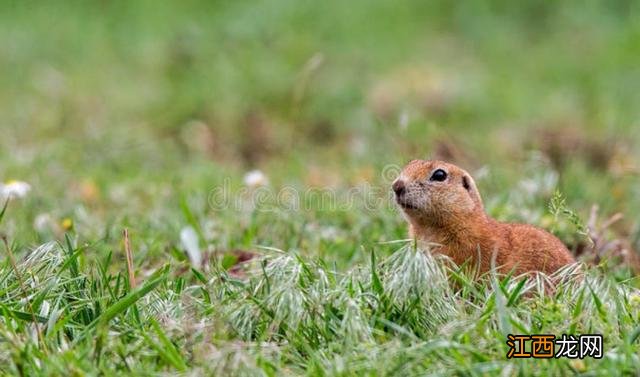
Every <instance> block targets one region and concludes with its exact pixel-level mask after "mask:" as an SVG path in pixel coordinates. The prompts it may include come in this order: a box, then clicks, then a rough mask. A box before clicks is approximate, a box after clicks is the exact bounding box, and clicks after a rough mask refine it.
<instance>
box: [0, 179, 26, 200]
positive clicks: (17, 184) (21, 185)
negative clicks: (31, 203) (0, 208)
mask: <svg viewBox="0 0 640 377" xmlns="http://www.w3.org/2000/svg"><path fill="white" fill-rule="evenodd" d="M29 191H31V185H30V184H28V183H27V182H22V181H7V182H6V183H0V198H2V199H5V198H6V199H16V198H24V197H25V196H27V194H28V193H29Z"/></svg>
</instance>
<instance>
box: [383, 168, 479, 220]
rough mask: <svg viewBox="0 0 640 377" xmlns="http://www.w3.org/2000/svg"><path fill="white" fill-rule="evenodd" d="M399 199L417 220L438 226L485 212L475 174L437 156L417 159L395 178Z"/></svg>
mask: <svg viewBox="0 0 640 377" xmlns="http://www.w3.org/2000/svg"><path fill="white" fill-rule="evenodd" d="M392 188H393V191H394V193H395V197H396V202H397V203H398V205H399V206H400V208H402V210H403V212H404V213H405V215H406V216H407V218H408V219H409V220H410V221H411V222H412V223H415V224H420V225H428V226H438V225H446V224H448V223H450V222H451V221H455V220H456V219H460V220H461V219H462V218H464V217H470V216H471V215H474V214H482V215H484V207H483V204H482V199H481V198H480V193H479V192H478V189H477V187H476V184H475V182H474V180H473V178H471V175H469V173H467V172H466V171H465V170H463V169H461V168H459V167H457V166H456V165H453V164H449V163H447V162H444V161H437V160H413V161H411V162H409V163H408V164H407V165H406V166H405V167H404V169H403V170H402V172H401V173H400V176H399V177H398V178H397V179H396V180H395V181H394V182H393V186H392Z"/></svg>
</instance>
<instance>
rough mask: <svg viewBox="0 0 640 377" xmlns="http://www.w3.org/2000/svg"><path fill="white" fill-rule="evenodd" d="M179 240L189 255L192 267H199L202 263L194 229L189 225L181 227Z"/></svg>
mask: <svg viewBox="0 0 640 377" xmlns="http://www.w3.org/2000/svg"><path fill="white" fill-rule="evenodd" d="M180 242H181V243H182V247H184V249H185V250H186V252H187V255H188V256H189V261H190V262H191V265H192V266H193V267H196V268H200V265H201V264H202V253H201V252H200V245H199V244H198V234H197V233H196V231H195V230H194V229H193V228H192V227H190V226H187V227H184V228H182V230H181V231H180Z"/></svg>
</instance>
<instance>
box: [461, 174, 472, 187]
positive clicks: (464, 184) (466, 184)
mask: <svg viewBox="0 0 640 377" xmlns="http://www.w3.org/2000/svg"><path fill="white" fill-rule="evenodd" d="M462 187H464V189H465V190H467V191H471V185H470V184H469V178H467V176H466V175H464V176H462Z"/></svg>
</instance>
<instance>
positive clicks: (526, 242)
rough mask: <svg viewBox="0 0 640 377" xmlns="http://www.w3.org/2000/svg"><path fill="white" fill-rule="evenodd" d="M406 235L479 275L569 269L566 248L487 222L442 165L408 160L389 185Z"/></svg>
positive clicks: (468, 186) (453, 172) (454, 170)
mask: <svg viewBox="0 0 640 377" xmlns="http://www.w3.org/2000/svg"><path fill="white" fill-rule="evenodd" d="M393 191H394V192H395V194H396V202H397V203H398V205H399V206H400V207H401V208H402V210H403V212H404V215H405V217H406V219H407V221H408V223H409V234H410V236H411V237H413V238H415V239H416V240H418V241H419V242H420V243H423V242H424V243H429V244H431V245H436V246H435V247H431V248H430V249H431V250H433V251H435V252H437V253H441V254H444V255H446V256H448V257H450V258H451V259H452V260H453V261H454V262H455V263H456V264H458V265H462V264H464V263H468V262H471V263H472V264H473V266H475V267H476V268H477V269H478V270H479V272H480V273H485V272H487V271H489V270H490V269H491V268H492V266H495V268H496V269H497V270H498V271H499V272H501V273H510V272H513V273H515V274H516V275H519V274H523V273H528V272H544V273H546V274H552V273H553V272H555V271H557V270H558V269H560V268H562V267H563V266H565V265H568V264H571V263H574V258H573V256H572V255H571V253H570V252H569V250H568V249H567V247H566V246H565V245H564V244H563V243H562V242H561V241H560V240H559V239H557V238H556V237H554V236H553V235H551V234H550V233H548V232H546V231H544V230H542V229H539V228H536V227H534V226H531V225H527V224H509V223H503V222H499V221H496V220H494V219H492V218H491V217H490V216H489V215H487V213H486V212H485V210H484V206H483V204H482V199H481V197H480V193H479V192H478V189H477V187H476V184H475V182H474V180H473V178H472V177H471V175H469V173H467V172H466V171H465V170H463V169H461V168H459V167H457V166H455V165H453V164H449V163H446V162H443V161H435V160H431V161H428V160H413V161H411V162H409V163H408V164H407V166H405V168H404V169H403V170H402V173H401V174H400V176H399V177H398V178H397V179H396V180H395V182H394V183H393Z"/></svg>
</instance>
